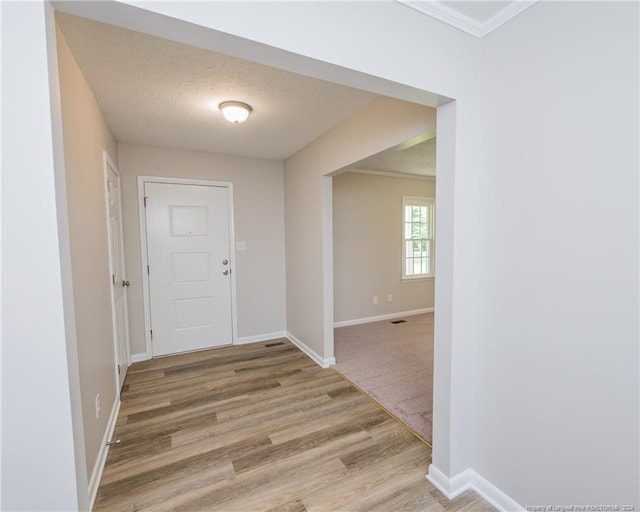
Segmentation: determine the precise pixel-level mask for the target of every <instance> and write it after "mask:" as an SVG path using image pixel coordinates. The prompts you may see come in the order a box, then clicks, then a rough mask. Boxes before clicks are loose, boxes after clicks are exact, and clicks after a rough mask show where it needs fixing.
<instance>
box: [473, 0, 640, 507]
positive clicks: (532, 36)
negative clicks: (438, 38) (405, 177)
mask: <svg viewBox="0 0 640 512" xmlns="http://www.w3.org/2000/svg"><path fill="white" fill-rule="evenodd" d="M638 21H639V19H638V3H637V2H633V3H606V4H605V3H597V2H593V3H592V2H585V3H578V4H575V3H563V2H558V3H556V2H553V3H552V2H549V3H547V2H541V3H538V4H536V5H534V6H533V7H531V8H530V9H528V10H527V11H525V12H524V13H523V14H521V15H520V16H518V17H517V18H516V19H514V20H513V21H511V22H510V23H509V24H507V25H506V26H504V27H502V28H501V29H500V30H498V31H497V32H495V33H494V34H492V35H490V36H488V37H487V38H485V39H484V40H483V41H482V68H481V88H480V98H481V104H482V111H481V123H480V125H481V126H482V129H481V130H480V141H479V144H480V148H481V150H480V162H479V164H480V174H481V175H482V180H480V182H479V190H480V194H479V195H480V197H483V198H484V199H485V201H483V202H481V203H480V204H479V208H478V215H479V216H480V222H479V226H480V228H481V232H480V239H481V240H482V244H480V245H479V246H478V251H477V256H478V258H479V261H478V263H479V264H480V266H481V268H482V272H480V277H481V289H482V290H483V300H482V301H478V308H479V310H480V313H481V314H480V317H481V318H482V322H481V323H480V325H479V329H480V331H479V333H478V344H477V346H476V347H475V348H474V353H473V358H474V377H473V378H474V381H475V382H476V384H477V385H476V386H475V387H474V395H475V405H474V413H473V417H474V424H473V430H474V432H475V435H476V436H477V439H478V440H479V441H478V442H477V443H476V446H475V448H474V454H473V459H472V465H473V467H474V469H476V470H477V471H479V472H480V473H481V474H483V475H484V476H485V477H486V478H488V479H489V480H491V481H493V482H499V483H500V487H501V488H502V489H503V490H504V491H505V492H507V493H508V494H510V495H511V496H512V497H514V498H516V499H517V500H518V501H519V502H520V503H523V504H528V505H540V504H583V505H586V504H618V505H624V504H634V503H635V504H637V499H638V482H639V481H640V476H639V474H638V431H639V425H638V368H639V365H638V261H639V254H638V163H639V162H638V141H639V136H640V134H639V131H638V119H639V115H638V114H639V113H638V90H639V89H638V87H639V85H638V65H639V61H638V59H639V56H640V55H639V52H638V44H639V38H638V36H639V33H638ZM542 27H544V28H542ZM498 418H499V419H498ZM532 482H535V485H532Z"/></svg>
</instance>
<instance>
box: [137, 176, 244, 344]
mask: <svg viewBox="0 0 640 512" xmlns="http://www.w3.org/2000/svg"><path fill="white" fill-rule="evenodd" d="M144 193H145V203H146V209H145V212H146V221H147V222H146V226H147V252H148V262H149V299H150V308H151V331H152V337H151V340H152V347H153V355H154V356H158V355H164V354H174V353H178V352H186V351H189V350H199V349H204V348H211V347H217V346H221V345H230V344H231V343H232V342H233V335H232V332H233V331H232V305H231V264H230V259H231V258H230V223H229V189H228V188H227V187H215V186H203V185H183V184H172V183H145V188H144Z"/></svg>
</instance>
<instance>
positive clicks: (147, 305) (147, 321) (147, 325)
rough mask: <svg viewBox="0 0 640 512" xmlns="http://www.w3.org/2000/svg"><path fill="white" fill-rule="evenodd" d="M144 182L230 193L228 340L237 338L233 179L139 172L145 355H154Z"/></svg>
mask: <svg viewBox="0 0 640 512" xmlns="http://www.w3.org/2000/svg"><path fill="white" fill-rule="evenodd" d="M146 183H164V184H168V185H196V186H203V187H219V188H226V189H227V191H228V193H229V247H230V251H229V261H230V263H231V344H232V345H236V344H237V340H238V320H237V314H236V311H237V308H236V297H237V294H236V275H237V271H236V237H235V228H234V226H235V222H234V217H233V183H231V182H229V181H213V180H199V179H190V178H166V177H160V176H138V222H139V225H140V263H141V266H140V274H141V276H142V298H143V303H144V339H145V346H146V352H147V353H146V357H147V359H151V358H152V357H153V344H152V341H151V296H150V290H149V274H148V273H147V265H148V264H149V252H148V247H147V216H146V211H145V206H144V197H145V196H144V186H145V184H146Z"/></svg>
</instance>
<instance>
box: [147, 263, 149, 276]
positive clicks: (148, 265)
mask: <svg viewBox="0 0 640 512" xmlns="http://www.w3.org/2000/svg"><path fill="white" fill-rule="evenodd" d="M147 275H149V265H147Z"/></svg>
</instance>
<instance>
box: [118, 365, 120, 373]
mask: <svg viewBox="0 0 640 512" xmlns="http://www.w3.org/2000/svg"><path fill="white" fill-rule="evenodd" d="M118 375H120V365H118Z"/></svg>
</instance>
